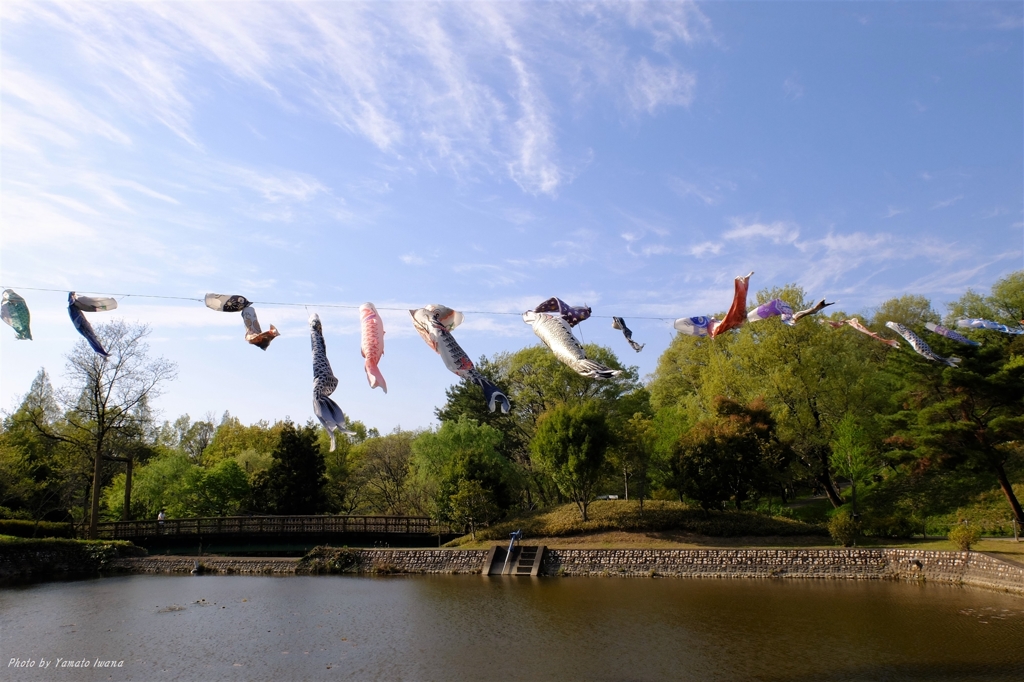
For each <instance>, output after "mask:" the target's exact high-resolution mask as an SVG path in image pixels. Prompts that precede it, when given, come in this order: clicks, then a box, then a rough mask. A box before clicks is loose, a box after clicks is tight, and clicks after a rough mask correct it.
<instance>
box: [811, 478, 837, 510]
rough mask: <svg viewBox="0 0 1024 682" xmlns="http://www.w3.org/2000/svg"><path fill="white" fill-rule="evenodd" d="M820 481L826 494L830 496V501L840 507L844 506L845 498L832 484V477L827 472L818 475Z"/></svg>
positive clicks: (834, 505)
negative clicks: (840, 495)
mask: <svg viewBox="0 0 1024 682" xmlns="http://www.w3.org/2000/svg"><path fill="white" fill-rule="evenodd" d="M817 480H818V483H819V484H820V485H821V487H822V488H823V489H824V490H825V495H826V496H828V501H829V502H831V503H832V506H833V507H835V508H836V509H838V508H839V507H842V506H843V498H841V497H839V493H837V492H836V487H835V486H834V485H832V478H831V477H830V476H829V475H828V474H827V473H826V474H822V475H820V476H818V479H817Z"/></svg>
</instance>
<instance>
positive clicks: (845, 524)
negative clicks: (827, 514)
mask: <svg viewBox="0 0 1024 682" xmlns="http://www.w3.org/2000/svg"><path fill="white" fill-rule="evenodd" d="M828 534H829V535H831V536H832V540H833V541H835V543H836V544H837V545H842V546H843V547H852V546H853V545H854V544H855V543H856V542H857V536H859V535H860V522H859V521H857V520H856V519H854V518H853V513H852V512H850V510H848V509H840V510H839V511H838V512H836V513H835V514H833V515H832V518H830V519H829V520H828Z"/></svg>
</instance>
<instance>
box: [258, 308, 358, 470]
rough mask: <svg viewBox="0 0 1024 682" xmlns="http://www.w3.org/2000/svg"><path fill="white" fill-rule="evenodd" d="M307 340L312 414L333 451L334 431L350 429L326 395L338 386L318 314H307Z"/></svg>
mask: <svg viewBox="0 0 1024 682" xmlns="http://www.w3.org/2000/svg"><path fill="white" fill-rule="evenodd" d="M245 310H251V308H248V307H246V308H243V312H244V311H245ZM271 329H273V327H271ZM309 341H310V345H311V346H312V349H313V414H315V415H316V418H317V419H319V420H320V423H321V424H323V425H324V428H325V429H327V435H328V436H330V437H331V452H334V447H335V442H334V433H335V431H337V432H338V433H343V434H351V433H352V431H349V430H348V429H346V428H345V421H346V420H345V413H344V412H342V411H341V408H340V407H338V403H336V402H334V401H333V400H331V399H330V398H329V397H328V396H330V395H331V394H332V393H334V389H336V388H338V379H337V377H335V376H334V372H333V371H331V363H330V362H329V361H328V360H327V344H326V343H324V331H323V326H322V325H321V324H320V316H319V315H317V314H316V313H313V314H312V315H310V316H309ZM268 343H269V342H268Z"/></svg>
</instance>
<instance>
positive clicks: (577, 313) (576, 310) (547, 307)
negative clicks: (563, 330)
mask: <svg viewBox="0 0 1024 682" xmlns="http://www.w3.org/2000/svg"><path fill="white" fill-rule="evenodd" d="M533 312H535V313H558V315H559V316H560V317H561V318H562V319H563V320H565V321H566V322H568V323H569V326H570V327H575V326H576V325H578V324H579V323H580V322H582V321H583V320H585V319H587V318H588V317H590V312H591V311H590V306H578V307H573V306H571V305H569V304H567V303H566V302H565V301H563V300H562V299H560V298H557V297H555V296H552V297H551V298H549V299H548V300H546V301H544V302H543V303H541V304H540V305H539V306H537V307H536V308H534V309H533Z"/></svg>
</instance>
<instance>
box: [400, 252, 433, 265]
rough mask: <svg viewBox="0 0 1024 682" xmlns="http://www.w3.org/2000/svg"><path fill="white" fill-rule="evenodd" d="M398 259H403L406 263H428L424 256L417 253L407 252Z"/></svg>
mask: <svg viewBox="0 0 1024 682" xmlns="http://www.w3.org/2000/svg"><path fill="white" fill-rule="evenodd" d="M398 260H400V261H402V262H403V263H405V264H406V265H426V264H427V261H426V259H425V258H423V256H419V255H417V254H415V253H405V254H402V255H401V256H399V257H398Z"/></svg>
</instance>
